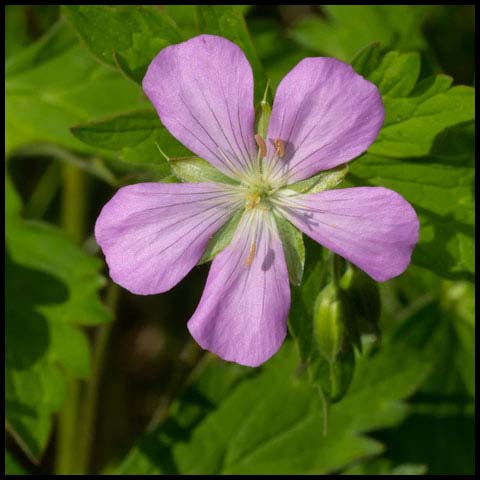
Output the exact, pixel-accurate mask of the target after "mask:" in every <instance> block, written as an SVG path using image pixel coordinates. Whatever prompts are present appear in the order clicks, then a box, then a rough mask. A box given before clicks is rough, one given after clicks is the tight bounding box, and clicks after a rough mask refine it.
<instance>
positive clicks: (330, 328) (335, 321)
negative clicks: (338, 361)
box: [313, 284, 345, 363]
mask: <svg viewBox="0 0 480 480" xmlns="http://www.w3.org/2000/svg"><path fill="white" fill-rule="evenodd" d="M343 312H344V308H343V305H342V301H341V298H340V296H339V292H338V290H337V289H336V288H335V287H334V285H333V284H328V285H327V286H326V287H325V288H323V290H321V291H320V293H319V294H318V297H317V300H316V302H315V306H314V311H313V331H314V337H315V341H316V344H317V348H318V351H319V352H320V354H321V355H322V356H323V357H324V358H325V360H327V361H328V362H329V363H333V362H334V361H335V358H336V357H337V355H338V354H339V353H340V351H341V350H342V347H343V344H344V338H345V326H344V321H343Z"/></svg>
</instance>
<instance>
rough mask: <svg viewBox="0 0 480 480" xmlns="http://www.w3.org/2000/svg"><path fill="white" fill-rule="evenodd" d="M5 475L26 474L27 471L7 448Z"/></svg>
mask: <svg viewBox="0 0 480 480" xmlns="http://www.w3.org/2000/svg"><path fill="white" fill-rule="evenodd" d="M5 475H27V471H26V470H25V469H24V468H23V467H22V466H21V465H20V464H19V463H18V462H17V460H16V459H15V457H14V456H13V455H12V454H11V453H10V452H9V451H8V450H5Z"/></svg>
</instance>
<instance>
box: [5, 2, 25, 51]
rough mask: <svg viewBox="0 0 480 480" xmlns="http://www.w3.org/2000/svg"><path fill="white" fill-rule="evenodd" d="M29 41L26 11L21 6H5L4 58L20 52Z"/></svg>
mask: <svg viewBox="0 0 480 480" xmlns="http://www.w3.org/2000/svg"><path fill="white" fill-rule="evenodd" d="M29 41H30V35H29V34H28V18H27V11H26V9H25V7H24V6H23V5H5V57H6V58H8V57H10V55H12V54H14V53H16V52H17V51H18V50H21V49H22V48H23V47H25V46H27V45H28V43H29Z"/></svg>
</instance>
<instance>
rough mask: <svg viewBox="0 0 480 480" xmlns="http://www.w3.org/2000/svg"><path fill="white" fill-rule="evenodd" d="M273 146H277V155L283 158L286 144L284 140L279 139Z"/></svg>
mask: <svg viewBox="0 0 480 480" xmlns="http://www.w3.org/2000/svg"><path fill="white" fill-rule="evenodd" d="M273 144H274V145H275V148H276V150H275V153H276V154H277V155H278V156H279V157H280V158H282V157H283V156H284V155H285V142H284V141H283V140H280V139H279V138H277V139H276V140H274V141H273Z"/></svg>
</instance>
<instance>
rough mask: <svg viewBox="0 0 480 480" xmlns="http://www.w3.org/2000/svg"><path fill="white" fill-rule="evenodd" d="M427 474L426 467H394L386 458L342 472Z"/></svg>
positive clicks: (406, 465) (344, 473)
mask: <svg viewBox="0 0 480 480" xmlns="http://www.w3.org/2000/svg"><path fill="white" fill-rule="evenodd" d="M425 473H427V466H426V465H419V464H414V463H404V464H400V465H396V466H395V467H394V466H393V465H392V462H391V461H390V460H388V459H386V458H376V459H375V460H373V461H371V462H364V463H360V464H358V465H354V466H353V467H350V468H348V469H346V470H344V471H343V472H342V475H424V474H425Z"/></svg>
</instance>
